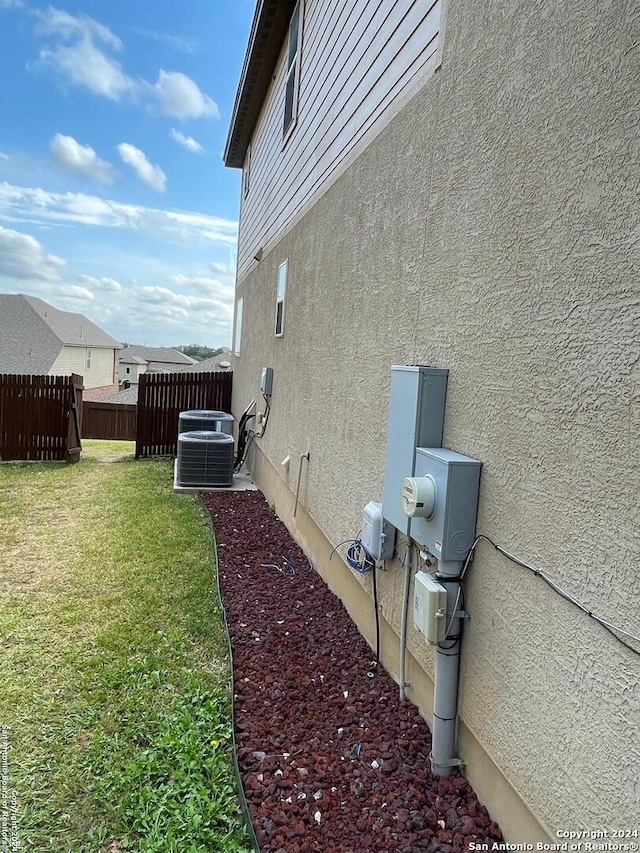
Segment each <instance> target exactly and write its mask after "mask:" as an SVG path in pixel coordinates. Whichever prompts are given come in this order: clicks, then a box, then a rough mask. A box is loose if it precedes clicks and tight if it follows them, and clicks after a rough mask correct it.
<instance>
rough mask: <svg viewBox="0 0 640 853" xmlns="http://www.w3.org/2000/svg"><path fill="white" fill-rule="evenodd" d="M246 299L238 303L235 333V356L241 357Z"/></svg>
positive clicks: (239, 300)
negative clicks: (243, 314)
mask: <svg viewBox="0 0 640 853" xmlns="http://www.w3.org/2000/svg"><path fill="white" fill-rule="evenodd" d="M243 303H244V299H238V301H237V302H236V322H235V326H234V333H233V354H234V355H240V342H241V339H242V308H243Z"/></svg>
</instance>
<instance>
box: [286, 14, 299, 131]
mask: <svg viewBox="0 0 640 853" xmlns="http://www.w3.org/2000/svg"><path fill="white" fill-rule="evenodd" d="M301 35H302V0H298V2H297V3H296V7H295V9H294V10H293V15H292V16H291V21H290V22H289V47H288V50H287V83H286V88H285V96H284V125H283V129H282V134H283V136H284V138H285V139H286V138H287V136H288V135H289V133H290V131H291V130H293V128H294V126H295V123H296V118H297V116H298V86H299V82H300V41H301V38H300V37H301Z"/></svg>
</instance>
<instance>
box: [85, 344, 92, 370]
mask: <svg viewBox="0 0 640 853" xmlns="http://www.w3.org/2000/svg"><path fill="white" fill-rule="evenodd" d="M92 355H93V353H92V352H91V350H90V349H89V347H87V352H86V356H85V367H86V369H87V370H90V369H91V356H92Z"/></svg>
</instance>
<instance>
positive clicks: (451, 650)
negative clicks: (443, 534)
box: [431, 562, 462, 776]
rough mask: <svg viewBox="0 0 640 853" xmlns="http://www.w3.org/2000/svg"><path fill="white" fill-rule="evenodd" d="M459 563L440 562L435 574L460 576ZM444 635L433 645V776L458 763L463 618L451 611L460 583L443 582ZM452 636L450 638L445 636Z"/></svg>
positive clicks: (457, 605)
mask: <svg viewBox="0 0 640 853" xmlns="http://www.w3.org/2000/svg"><path fill="white" fill-rule="evenodd" d="M461 570H462V563H458V562H439V563H438V574H439V575H440V576H441V577H443V578H447V577H455V578H458V577H460V572H461ZM445 587H446V589H447V626H448V630H447V638H445V640H444V641H443V642H442V643H439V644H438V645H437V646H436V661H435V672H434V685H433V687H434V691H433V728H432V731H431V735H432V745H431V771H432V773H433V774H434V775H435V776H449V774H450V773H451V770H452V769H453V768H454V767H459V766H460V764H461V762H460V760H459V759H457V758H454V754H455V748H456V724H457V714H458V672H459V667H460V645H461V639H462V638H461V632H462V619H460V618H459V617H455V616H454V615H453V614H454V613H457V612H459V611H460V583H446V584H445ZM448 638H452V639H448Z"/></svg>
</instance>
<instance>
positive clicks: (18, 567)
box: [0, 440, 250, 853]
mask: <svg viewBox="0 0 640 853" xmlns="http://www.w3.org/2000/svg"><path fill="white" fill-rule="evenodd" d="M83 445H84V450H83V454H82V459H81V461H80V462H79V463H78V464H77V465H61V464H53V463H51V464H3V465H0V519H1V520H2V523H1V525H0V683H1V684H2V690H1V691H0V725H4V726H6V727H7V732H8V744H9V750H8V771H9V783H8V784H9V791H10V792H11V791H15V793H16V794H17V802H18V839H19V842H20V849H24V850H33V851H48V850H55V851H57V853H85V851H86V853H106V851H109V853H114V851H119V850H137V851H145V853H147V851H149V853H150V851H158V853H160V851H162V853H171V851H175V853H195V851H214V853H237V852H238V851H247V850H249V849H250V848H249V844H248V841H247V836H246V833H245V831H244V829H243V827H242V822H241V819H240V816H239V811H238V807H237V800H236V789H235V783H234V778H233V774H232V770H231V761H230V755H231V725H230V697H229V690H228V684H229V672H228V662H227V655H226V645H225V639H224V633H223V629H222V624H221V618H220V613H219V609H218V604H217V594H216V592H215V565H214V553H213V543H212V538H211V533H210V529H209V524H208V521H207V518H206V515H205V512H204V510H203V509H202V507H201V505H200V504H199V502H198V501H197V500H196V499H194V498H191V497H186V496H176V495H173V494H172V492H171V480H172V466H171V462H170V461H168V460H161V461H138V462H136V461H133V443H130V442H98V441H88V440H85V441H84V442H83Z"/></svg>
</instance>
